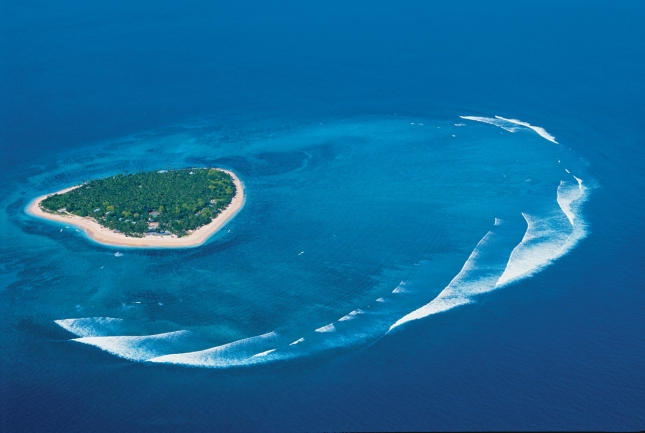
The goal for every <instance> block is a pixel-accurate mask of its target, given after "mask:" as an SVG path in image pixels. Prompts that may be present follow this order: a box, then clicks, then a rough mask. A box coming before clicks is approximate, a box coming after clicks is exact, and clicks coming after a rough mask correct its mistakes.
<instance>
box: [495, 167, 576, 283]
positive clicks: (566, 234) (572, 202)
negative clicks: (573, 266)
mask: <svg viewBox="0 0 645 433" xmlns="http://www.w3.org/2000/svg"><path fill="white" fill-rule="evenodd" d="M574 178H575V176H574ZM575 179H576V181H577V185H571V183H570V182H565V181H562V182H560V185H559V186H558V191H557V202H558V205H559V207H560V209H559V210H560V212H554V213H552V214H551V215H548V216H546V217H541V218H536V217H533V216H530V215H527V214H524V213H523V214H522V215H523V216H524V219H525V220H526V223H527V228H526V233H525V234H524V238H523V239H522V241H521V242H520V243H519V244H518V245H517V246H516V247H515V248H514V249H513V252H511V256H510V258H509V260H508V263H507V264H506V269H505V270H504V273H503V274H502V276H501V277H500V278H499V281H498V282H497V284H496V287H501V286H504V285H506V284H509V283H511V282H513V281H517V280H520V279H522V278H526V277H528V276H531V275H533V274H534V273H536V272H538V271H540V270H541V269H543V268H544V267H546V266H548V265H549V264H551V263H553V261H555V260H556V259H558V258H560V257H562V256H563V255H564V254H566V253H567V252H568V251H569V250H571V248H573V247H574V246H575V245H576V244H577V243H578V241H579V240H580V239H582V238H584V237H585V236H586V231H585V228H584V224H582V219H581V217H580V216H579V214H578V209H579V206H580V204H581V203H582V202H583V201H584V200H583V199H584V198H585V189H584V187H583V186H582V180H581V179H578V178H575Z"/></svg>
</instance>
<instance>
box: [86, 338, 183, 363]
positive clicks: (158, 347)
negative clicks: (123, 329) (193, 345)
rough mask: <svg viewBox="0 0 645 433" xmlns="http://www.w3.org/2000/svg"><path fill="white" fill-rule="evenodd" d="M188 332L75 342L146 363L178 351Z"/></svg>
mask: <svg viewBox="0 0 645 433" xmlns="http://www.w3.org/2000/svg"><path fill="white" fill-rule="evenodd" d="M189 334H190V333H189V332H188V331H175V332H166V333H163V334H154V335H145V336H116V337H83V338H76V339H74V341H77V342H79V343H83V344H89V345H90V346H95V347H98V348H99V349H101V350H104V351H106V352H108V353H111V354H112V355H116V356H118V357H120V358H125V359H128V360H130V361H146V360H148V359H150V358H154V357H157V356H160V355H163V354H165V353H172V352H173V351H176V350H177V347H176V346H177V344H178V343H179V342H180V340H181V339H182V338H183V337H186V336H188V335H189Z"/></svg>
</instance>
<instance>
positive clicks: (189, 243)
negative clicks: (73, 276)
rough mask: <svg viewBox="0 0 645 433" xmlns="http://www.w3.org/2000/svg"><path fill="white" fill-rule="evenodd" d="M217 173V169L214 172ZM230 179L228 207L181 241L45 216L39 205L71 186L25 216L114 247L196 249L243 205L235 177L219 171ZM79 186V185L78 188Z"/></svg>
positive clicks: (36, 204)
mask: <svg viewBox="0 0 645 433" xmlns="http://www.w3.org/2000/svg"><path fill="white" fill-rule="evenodd" d="M218 170H221V169H218ZM221 171H224V172H226V173H228V174H230V175H231V177H232V178H233V182H234V183H235V187H236V193H235V196H234V197H233V200H232V201H231V204H229V205H228V207H227V208H226V209H224V210H223V211H222V212H221V213H220V214H219V215H217V217H216V218H215V219H213V221H211V222H210V223H209V224H207V225H205V226H202V227H199V228H198V229H197V230H195V231H193V232H191V233H189V234H188V235H187V236H183V237H181V238H179V237H177V236H175V235H164V236H161V235H146V236H145V237H143V238H135V237H129V236H125V235H123V234H121V233H115V232H114V231H113V230H111V229H108V228H105V227H103V226H101V225H100V224H99V223H97V222H96V221H95V220H93V219H90V218H87V217H86V218H83V217H79V216H75V215H74V216H66V215H55V214H51V213H48V212H45V211H43V210H42V208H41V207H40V203H41V202H42V201H43V200H44V199H46V198H47V197H49V196H50V195H53V194H63V193H66V192H67V191H70V190H72V189H74V188H78V186H73V187H71V188H66V189H64V190H62V191H58V192H56V193H52V194H47V195H43V196H40V197H38V198H36V199H35V200H34V201H32V202H31V203H30V204H29V206H28V207H27V213H29V214H31V215H34V216H37V217H39V218H45V219H48V220H53V221H58V222H62V223H65V224H69V225H73V226H75V227H77V228H79V229H83V230H84V231H85V232H86V233H87V235H88V236H89V237H90V238H92V239H93V240H94V241H96V242H98V243H101V244H106V245H114V246H123V247H150V248H155V247H163V248H187V247H196V246H199V245H202V244H203V243H204V242H206V240H207V239H208V238H209V237H210V236H211V235H212V234H213V233H215V232H217V231H218V230H219V229H220V228H222V226H224V224H226V223H227V222H228V221H229V220H230V219H231V218H233V217H234V216H235V215H236V214H237V213H238V212H239V210H240V209H242V206H243V205H244V188H243V186H242V182H240V180H239V179H238V178H237V176H235V174H234V173H233V172H231V171H228V170H221ZM79 186H80V185H79Z"/></svg>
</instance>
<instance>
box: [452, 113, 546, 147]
mask: <svg viewBox="0 0 645 433" xmlns="http://www.w3.org/2000/svg"><path fill="white" fill-rule="evenodd" d="M459 117H461V118H462V119H466V120H474V121H475V122H483V123H488V124H491V125H495V126H498V127H500V128H502V129H504V130H506V131H508V132H516V131H518V130H519V129H523V128H528V129H532V130H533V131H535V132H537V134H538V135H539V136H540V137H542V138H545V139H547V140H549V141H550V142H552V143H555V144H558V142H557V141H555V137H554V136H553V135H551V134H549V133H548V132H546V129H544V128H542V127H541V126H534V125H531V124H530V123H528V122H523V121H521V120H517V119H506V118H504V117H501V116H495V117H480V116H459Z"/></svg>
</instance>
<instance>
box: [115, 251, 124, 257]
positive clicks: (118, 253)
mask: <svg viewBox="0 0 645 433" xmlns="http://www.w3.org/2000/svg"><path fill="white" fill-rule="evenodd" d="M114 257H123V253H120V252H118V251H117V252H116V253H114Z"/></svg>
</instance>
